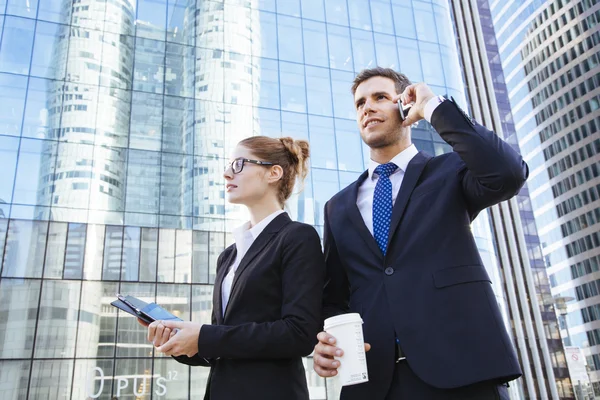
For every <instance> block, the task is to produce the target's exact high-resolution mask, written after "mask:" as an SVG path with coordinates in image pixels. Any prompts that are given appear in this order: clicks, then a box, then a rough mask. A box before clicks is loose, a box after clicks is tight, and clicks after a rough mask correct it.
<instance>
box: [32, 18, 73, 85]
mask: <svg viewBox="0 0 600 400" xmlns="http://www.w3.org/2000/svg"><path fill="white" fill-rule="evenodd" d="M68 33H69V29H68V26H66V25H57V24H52V23H49V22H41V21H39V22H38V23H37V27H36V29H35V41H34V44H33V55H32V60H31V75H33V76H39V77H43V78H51V79H64V78H65V68H66V57H65V55H64V54H62V53H61V52H60V51H57V49H61V48H62V47H63V46H62V45H61V43H60V42H64V41H66V40H67V39H66V38H67V37H68Z"/></svg>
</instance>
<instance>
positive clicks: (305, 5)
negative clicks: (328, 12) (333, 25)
mask: <svg viewBox="0 0 600 400" xmlns="http://www.w3.org/2000/svg"><path fill="white" fill-rule="evenodd" d="M323 1H324V0H302V1H301V2H300V5H301V7H302V18H307V19H314V20H316V21H324V20H325V8H324V6H323ZM304 22H306V21H304Z"/></svg>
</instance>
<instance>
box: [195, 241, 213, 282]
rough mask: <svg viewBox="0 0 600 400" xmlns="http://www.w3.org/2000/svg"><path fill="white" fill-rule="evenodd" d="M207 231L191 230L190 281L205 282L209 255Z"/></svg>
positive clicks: (206, 280)
mask: <svg viewBox="0 0 600 400" xmlns="http://www.w3.org/2000/svg"><path fill="white" fill-rule="evenodd" d="M208 235H209V232H203V231H196V230H195V231H192V282H193V283H207V282H208V269H209V265H208V263H209V256H208Z"/></svg>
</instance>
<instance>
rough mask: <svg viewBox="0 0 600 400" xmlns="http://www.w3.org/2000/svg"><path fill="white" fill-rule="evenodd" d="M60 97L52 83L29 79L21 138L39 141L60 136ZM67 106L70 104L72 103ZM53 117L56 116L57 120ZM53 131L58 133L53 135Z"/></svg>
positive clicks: (56, 87)
mask: <svg viewBox="0 0 600 400" xmlns="http://www.w3.org/2000/svg"><path fill="white" fill-rule="evenodd" d="M61 96H62V94H60V93H59V92H58V86H57V85H55V84H53V82H52V81H49V80H46V79H36V78H30V79H29V87H28V90H27V104H26V105H25V118H24V120H23V132H22V135H23V136H26V137H31V138H39V139H45V138H48V139H51V138H53V137H55V136H59V137H60V136H62V135H61V133H60V130H59V129H57V128H58V126H59V125H58V121H59V120H60V115H61V111H60V108H61V104H62V102H61V101H60V100H59V98H60V97H61ZM67 96H68V95H67ZM71 96H72V95H71ZM69 104H72V102H70V103H69ZM71 107H72V105H71ZM55 116H58V119H57V118H55ZM54 122H56V124H54ZM65 125H66V124H65ZM53 129H56V131H58V132H57V135H54V131H53Z"/></svg>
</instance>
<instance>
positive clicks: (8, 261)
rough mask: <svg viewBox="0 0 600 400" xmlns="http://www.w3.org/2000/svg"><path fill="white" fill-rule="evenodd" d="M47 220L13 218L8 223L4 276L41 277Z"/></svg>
mask: <svg viewBox="0 0 600 400" xmlns="http://www.w3.org/2000/svg"><path fill="white" fill-rule="evenodd" d="M47 233H48V222H47V221H27V220H15V219H13V220H11V221H10V223H9V224H8V235H7V237H6V250H5V253H4V268H2V276H3V277H15V278H41V277H42V267H43V265H44V253H45V251H46V240H47Z"/></svg>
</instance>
